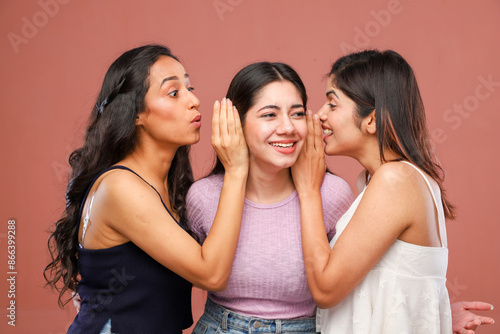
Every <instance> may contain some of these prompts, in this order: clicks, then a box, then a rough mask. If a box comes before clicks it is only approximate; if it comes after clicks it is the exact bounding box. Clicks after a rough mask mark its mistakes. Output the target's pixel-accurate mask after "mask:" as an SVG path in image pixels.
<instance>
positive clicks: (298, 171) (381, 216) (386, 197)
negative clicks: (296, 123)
mask: <svg viewBox="0 0 500 334" xmlns="http://www.w3.org/2000/svg"><path fill="white" fill-rule="evenodd" d="M308 127H309V135H308V137H307V140H306V150H304V151H303V152H302V155H303V157H301V158H299V160H298V161H297V163H296V166H294V168H293V169H292V173H293V177H294V181H295V184H296V187H297V191H298V193H299V198H300V205H301V226H302V247H303V254H304V263H305V267H306V275H307V279H308V284H309V288H310V290H311V293H312V295H313V298H314V300H315V302H316V304H317V305H318V306H319V307H321V308H330V307H332V306H335V305H336V304H338V303H339V302H340V301H341V300H342V299H343V298H345V297H346V296H347V295H348V294H349V293H350V292H351V291H352V290H353V289H354V287H355V286H356V285H358V284H359V283H360V282H361V280H362V279H363V278H364V277H365V276H366V274H367V273H368V272H369V271H370V270H371V269H372V268H373V266H374V265H375V264H376V263H377V262H378V261H379V260H380V258H381V257H382V256H383V254H384V253H385V252H386V251H387V250H388V248H389V247H390V246H391V245H392V244H393V243H394V241H395V240H396V239H397V238H398V236H399V235H400V234H401V233H402V232H403V231H404V230H405V229H406V228H407V227H408V225H407V224H406V223H402V222H407V221H409V218H408V216H409V215H410V214H411V212H409V211H408V210H405V208H406V207H407V206H408V204H407V203H413V200H414V199H413V198H412V196H414V195H413V194H412V192H411V191H409V190H408V188H409V187H407V186H406V184H405V180H404V178H397V177H394V175H392V174H393V173H391V171H390V168H385V169H386V171H382V172H378V173H376V175H374V177H373V178H372V180H371V183H370V187H369V188H368V189H367V190H366V191H365V194H364V197H363V199H362V201H361V203H360V204H359V206H358V208H357V210H356V213H355V214H354V215H353V217H352V219H351V221H350V223H349V225H348V227H347V228H346V229H345V230H344V232H343V234H342V236H341V237H340V238H339V240H338V241H337V243H336V245H335V247H334V249H333V250H332V249H330V246H329V243H328V240H327V238H326V235H325V229H324V223H323V216H322V210H321V194H320V185H321V180H322V173H323V170H324V166H322V159H323V158H322V155H323V152H322V143H321V127H320V124H319V121H318V120H317V119H315V120H314V122H313V120H312V118H311V117H310V116H308ZM323 165H324V163H323ZM381 169H382V167H381Z"/></svg>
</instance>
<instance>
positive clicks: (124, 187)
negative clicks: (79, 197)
mask: <svg viewBox="0 0 500 334" xmlns="http://www.w3.org/2000/svg"><path fill="white" fill-rule="evenodd" d="M97 187H98V188H97V190H96V197H98V198H99V200H100V201H99V202H100V203H102V205H103V206H105V207H107V208H108V209H110V210H106V211H112V212H113V213H114V214H118V215H120V216H122V215H126V214H127V212H130V211H131V210H133V211H134V212H136V213H137V212H140V211H141V210H146V209H147V208H150V207H151V205H153V204H154V203H156V202H159V203H161V202H160V201H159V200H158V195H157V194H156V193H155V192H154V191H153V189H152V188H151V187H150V186H149V185H148V184H147V183H146V182H144V181H143V180H142V179H140V178H139V177H138V176H137V175H135V174H134V173H131V172H130V171H127V170H121V169H115V170H112V171H109V172H107V173H105V174H103V175H102V176H101V178H100V180H98V184H97ZM154 199H156V201H155V200H154Z"/></svg>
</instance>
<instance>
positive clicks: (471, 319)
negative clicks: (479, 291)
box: [451, 302, 495, 334]
mask: <svg viewBox="0 0 500 334" xmlns="http://www.w3.org/2000/svg"><path fill="white" fill-rule="evenodd" d="M492 309H493V305H491V304H488V303H484V302H455V303H453V304H451V312H452V315H453V316H452V319H453V333H455V334H474V333H475V330H476V329H477V327H478V326H480V325H489V324H494V323H495V320H493V318H490V317H483V316H479V315H476V314H474V313H472V312H471V311H470V310H474V311H489V310H492Z"/></svg>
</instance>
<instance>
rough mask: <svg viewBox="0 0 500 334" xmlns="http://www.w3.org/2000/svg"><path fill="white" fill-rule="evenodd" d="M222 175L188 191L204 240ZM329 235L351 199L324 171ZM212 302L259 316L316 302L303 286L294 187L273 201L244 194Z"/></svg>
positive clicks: (301, 310) (308, 312) (303, 312)
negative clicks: (235, 236)
mask: <svg viewBox="0 0 500 334" xmlns="http://www.w3.org/2000/svg"><path fill="white" fill-rule="evenodd" d="M222 182H223V176H222V175H215V176H210V177H207V178H204V179H201V180H199V181H197V182H195V183H194V184H193V185H192V187H191V189H190V190H189V193H188V196H187V209H188V218H189V222H190V223H189V224H190V228H191V229H192V231H193V232H194V233H195V235H196V236H197V237H198V239H199V240H200V242H203V241H204V240H205V238H206V236H207V235H208V231H209V230H210V227H211V226H212V222H213V220H214V218H215V214H216V212H217V206H218V203H219V197H220V192H221V189H222ZM321 195H322V199H323V214H324V219H325V227H326V231H327V233H328V238H329V239H332V237H333V236H334V234H335V224H336V223H337V220H338V219H339V218H340V217H341V216H342V215H343V213H344V212H345V211H346V210H347V209H348V208H349V206H350V205H351V203H352V201H353V199H354V198H353V195H352V192H351V188H350V187H349V185H348V184H347V182H345V181H344V180H342V179H341V178H339V177H337V176H335V175H332V174H329V173H327V175H326V176H325V180H324V182H323V185H322V188H321ZM208 297H209V298H210V299H211V300H213V301H214V302H216V303H218V304H220V305H222V306H224V307H226V308H228V309H230V310H232V311H234V312H237V313H240V314H243V315H246V316H255V317H259V318H263V319H294V318H304V317H313V316H314V311H315V304H314V301H313V299H312V296H311V293H310V292H309V289H308V286H307V280H306V275H305V269H304V261H303V257H302V244H301V238H300V203H299V197H298V195H297V192H296V191H295V192H293V193H292V194H291V195H290V196H289V197H288V198H286V199H285V200H283V201H281V202H278V203H274V204H258V203H254V202H252V201H250V200H248V199H245V205H244V209H243V221H242V227H241V232H240V238H239V242H238V248H237V251H236V255H235V259H234V262H233V268H232V271H231V276H230V278H229V282H228V287H227V289H226V290H225V291H223V292H209V293H208Z"/></svg>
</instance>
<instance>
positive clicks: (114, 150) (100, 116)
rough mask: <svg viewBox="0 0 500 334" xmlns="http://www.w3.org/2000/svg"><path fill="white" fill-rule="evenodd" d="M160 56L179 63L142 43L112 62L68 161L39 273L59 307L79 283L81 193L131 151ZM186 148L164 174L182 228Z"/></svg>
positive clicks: (187, 180) (158, 48)
mask: <svg viewBox="0 0 500 334" xmlns="http://www.w3.org/2000/svg"><path fill="white" fill-rule="evenodd" d="M161 57H171V58H173V59H175V60H177V61H178V59H177V58H176V57H175V56H174V55H172V53H171V52H170V50H169V49H168V48H167V47H164V46H161V45H145V46H141V47H138V48H135V49H132V50H129V51H127V52H125V53H124V54H122V55H121V56H120V57H119V58H118V59H116V60H115V61H114V62H113V64H112V65H111V66H110V68H109V69H108V71H107V73H106V75H105V77H104V81H103V84H102V88H101V91H100V93H99V95H98V97H97V101H96V104H95V106H94V108H93V110H92V113H91V115H90V121H89V123H90V124H89V125H88V127H87V130H86V133H85V142H84V144H83V146H82V147H80V148H78V149H77V150H75V151H73V152H72V153H71V155H70V157H69V164H70V166H71V178H70V181H69V183H68V188H67V190H66V209H65V210H64V213H63V215H62V217H61V218H60V219H59V220H58V221H57V222H56V223H55V228H54V231H53V232H52V234H51V235H50V237H49V240H48V248H49V253H50V256H51V262H50V263H49V264H48V265H47V266H46V267H45V269H44V272H43V275H44V277H45V280H46V281H47V285H49V286H50V287H52V288H53V289H55V290H57V291H58V292H59V299H58V301H59V305H60V306H61V307H64V305H65V304H66V303H67V302H68V301H69V300H71V298H68V300H66V301H63V295H64V293H65V292H66V291H68V290H72V291H75V290H76V285H77V283H78V268H77V261H78V259H77V247H78V231H79V226H80V218H81V217H80V211H81V206H82V205H83V200H84V197H85V194H86V192H87V190H88V188H89V187H90V185H91V183H92V181H93V180H94V179H95V177H96V176H97V175H98V174H99V173H100V172H101V171H103V170H104V169H106V168H108V167H110V166H112V165H114V164H116V163H117V162H119V161H121V160H123V159H124V158H125V157H126V156H127V155H128V154H130V153H131V152H132V150H133V149H134V147H135V145H136V143H137V132H136V127H135V121H136V117H137V115H138V114H139V113H141V112H143V111H144V110H145V107H146V106H145V102H144V97H145V95H146V93H147V91H148V89H149V71H150V68H151V66H152V65H153V64H154V63H155V62H156V61H157V60H158V59H159V58H161ZM189 149H190V146H181V147H180V148H179V149H177V152H176V154H175V156H174V159H173V161H172V164H171V167H170V170H169V172H168V176H167V185H168V193H169V197H170V198H169V199H170V204H171V206H172V209H173V210H174V211H175V212H177V214H178V215H179V216H180V221H181V223H182V224H183V226H185V227H186V229H187V226H186V202H185V198H186V194H187V191H188V189H189V187H190V186H191V184H192V183H193V174H192V169H191V163H190V161H189ZM61 284H62V287H61V286H60V285H61Z"/></svg>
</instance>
